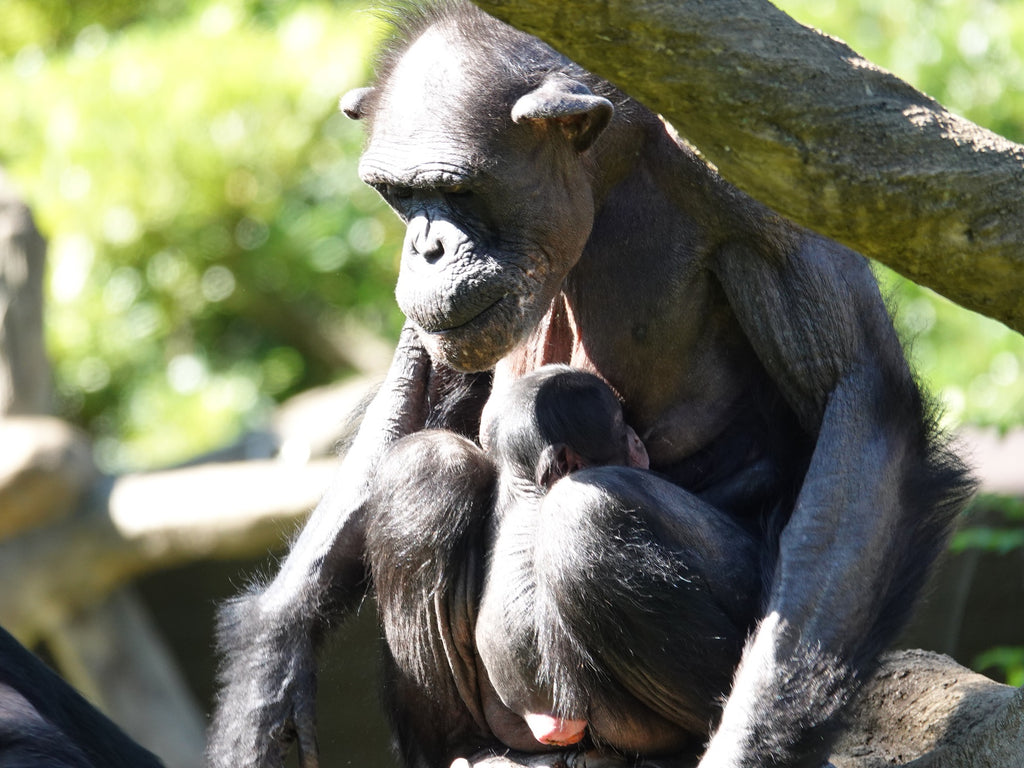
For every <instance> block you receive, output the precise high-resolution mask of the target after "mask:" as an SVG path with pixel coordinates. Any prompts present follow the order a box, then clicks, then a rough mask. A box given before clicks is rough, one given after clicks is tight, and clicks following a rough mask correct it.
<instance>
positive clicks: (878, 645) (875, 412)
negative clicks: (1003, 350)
mask: <svg viewBox="0 0 1024 768" xmlns="http://www.w3.org/2000/svg"><path fill="white" fill-rule="evenodd" d="M796 238H797V242H795V243H794V244H793V245H792V246H791V247H790V249H789V250H788V252H787V251H785V250H783V249H780V250H779V252H777V253H775V254H770V255H765V254H763V253H760V254H759V253H756V252H754V251H753V250H752V249H748V248H744V247H740V246H736V247H733V248H729V249H723V251H722V252H721V253H720V254H719V257H718V259H717V260H716V263H715V266H714V271H715V272H716V274H717V275H718V277H719V280H720V281H721V284H722V286H723V288H724V289H725V292H726V294H727V296H728V298H729V301H730V303H731V305H732V307H733V310H734V311H735V313H736V315H737V317H738V319H739V321H740V323H741V325H742V326H743V327H744V330H745V332H746V334H747V336H748V337H749V339H750V340H751V343H752V344H753V345H754V348H755V349H756V351H757V353H758V356H759V358H760V360H761V362H762V364H763V365H764V366H765V368H766V369H767V371H768V373H769V375H770V376H771V377H772V378H773V379H774V380H775V382H776V383H777V385H778V386H779V388H780V390H781V392H782V394H783V396H784V397H785V398H786V400H787V401H788V403H789V405H790V406H791V407H792V408H793V409H794V411H795V412H796V414H797V416H798V418H799V419H800V421H801V423H802V425H803V427H804V428H805V429H806V430H807V431H808V433H809V434H811V435H816V444H815V450H814V453H813V456H812V458H811V463H810V467H809V469H808V471H807V474H806V477H805V479H804V482H803V485H802V488H801V490H800V493H799V496H798V498H797V502H796V505H795V508H794V510H793V512H792V516H791V517H790V519H789V521H788V523H787V524H786V526H785V528H784V529H783V531H782V533H781V536H780V540H779V552H778V560H777V564H776V566H775V570H774V575H773V577H772V582H771V588H770V591H769V598H768V605H767V610H766V615H765V618H764V619H763V621H762V622H761V624H760V626H759V628H758V630H757V631H756V633H755V635H754V636H753V638H752V639H751V641H750V642H749V643H748V645H747V648H746V650H745V652H744V657H743V660H742V662H741V664H740V667H739V670H738V672H737V675H736V678H735V681H734V685H733V689H732V692H731V694H730V696H729V698H728V700H727V702H726V706H725V711H724V714H723V718H722V721H721V724H720V726H719V728H718V731H717V732H716V733H715V734H714V736H713V737H712V739H711V742H710V745H709V747H708V750H707V752H706V754H705V756H704V758H703V760H702V761H701V768H726V766H728V767H729V768H738V767H739V766H744V767H750V768H753V767H754V766H763V765H773V766H820V765H821V764H822V763H823V762H824V760H825V759H826V757H827V755H828V753H829V748H830V746H831V743H832V741H833V738H834V735H835V731H836V729H837V728H838V727H839V726H840V725H841V722H840V720H841V714H842V709H843V707H844V706H845V704H846V703H847V702H848V701H849V699H850V698H851V697H852V696H853V694H854V693H855V692H856V689H857V685H858V683H859V681H860V680H861V679H863V676H864V675H865V673H867V672H868V671H869V670H870V668H871V666H872V665H873V663H874V660H875V657H876V655H877V654H878V652H879V651H880V650H882V649H883V648H884V647H885V646H886V645H887V644H888V643H889V642H891V641H892V639H893V637H894V635H895V633H896V632H897V631H898V630H899V628H900V626H901V625H902V623H903V621H904V620H905V618H906V617H907V614H908V612H909V610H910V607H911V603H912V601H913V599H914V596H915V595H916V593H917V591H918V590H919V588H920V586H921V583H922V581H923V580H924V578H925V576H926V572H927V570H928V568H929V566H930V565H931V563H932V561H933V560H934V558H935V557H936V556H937V554H938V552H939V550H940V549H941V547H942V545H943V543H944V541H945V536H946V533H947V530H948V527H949V525H950V522H951V519H952V517H953V516H954V515H955V513H956V511H957V510H959V509H960V508H961V507H962V505H963V503H964V502H965V501H966V499H967V498H969V496H970V493H971V491H972V483H971V480H970V478H969V477H968V475H967V472H966V470H965V469H964V467H963V465H962V464H961V463H960V462H959V461H958V460H957V459H956V457H955V456H954V455H953V454H952V453H950V452H949V450H948V449H947V447H946V445H945V443H944V442H943V441H942V439H941V437H940V436H939V435H938V433H937V431H936V429H935V427H934V424H933V422H932V414H931V413H930V412H929V410H928V408H927V406H926V404H925V403H924V402H923V400H922V397H921V394H920V392H919V391H918V388H917V386H916V385H915V383H914V380H913V377H912V376H911V373H910V371H909V368H908V366H907V364H906V361H905V358H904V356H903V352H902V349H901V346H900V344H899V341H898V339H897V338H896V335H895V332H894V331H893V328H892V325H891V323H890V321H889V318H888V315H887V313H886V311H885V308H884V305H883V302H882V300H881V298H880V296H879V293H878V289H877V287H876V285H875V282H874V279H873V277H872V275H871V273H870V270H869V268H868V266H867V263H866V261H865V260H864V259H863V258H862V257H860V256H858V255H857V254H854V253H852V252H850V251H847V250H845V249H842V248H841V247H839V246H837V245H835V244H833V243H830V242H828V241H823V240H820V239H816V238H814V237H813V236H811V235H807V236H800V235H797V236H796Z"/></svg>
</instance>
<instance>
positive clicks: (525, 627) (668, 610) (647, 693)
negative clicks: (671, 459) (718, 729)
mask: <svg viewBox="0 0 1024 768" xmlns="http://www.w3.org/2000/svg"><path fill="white" fill-rule="evenodd" d="M416 437H418V436H417V435H413V436H410V437H409V438H405V439H407V440H414V439H416ZM484 437H485V443H486V445H487V448H488V454H489V455H490V456H491V457H492V459H493V460H494V462H495V464H496V466H497V470H498V490H497V501H496V504H495V507H494V509H495V519H494V522H493V524H492V525H493V528H494V533H493V534H492V537H491V538H493V543H490V546H489V548H490V549H491V552H492V554H491V560H490V563H491V565H490V567H489V568H488V569H487V574H486V582H485V586H484V590H483V595H482V599H481V603H480V608H479V616H478V618H477V623H476V628H475V638H476V645H477V652H478V653H479V656H480V660H481V662H482V664H483V667H484V670H485V671H486V673H487V678H488V682H489V683H490V685H491V686H493V688H494V690H495V691H496V693H497V694H498V696H499V698H500V700H501V702H503V703H504V704H505V705H506V706H507V708H508V709H511V710H512V711H514V712H516V713H517V714H519V715H521V716H522V717H523V719H524V720H525V722H526V723H527V725H528V726H529V728H530V730H531V731H532V734H533V737H534V738H535V739H536V741H537V742H541V743H544V744H552V745H560V744H575V743H578V742H580V741H582V739H583V738H584V730H585V729H586V731H587V735H589V737H590V739H591V743H593V744H595V745H599V746H602V747H611V748H613V749H615V750H618V751H620V752H627V753H639V754H644V755H652V754H660V753H678V752H680V751H681V750H685V749H686V748H687V747H689V748H690V749H692V748H693V747H694V746H695V744H699V743H701V742H700V741H699V740H698V739H700V738H702V737H704V736H706V733H707V728H708V724H709V723H710V722H712V721H713V720H714V719H715V717H716V715H717V713H716V711H715V707H716V702H717V700H718V699H719V698H720V697H721V696H723V695H724V694H725V693H726V692H727V691H728V687H729V681H730V678H731V676H732V671H733V669H734V667H735V666H736V663H737V661H739V656H740V651H741V649H742V647H743V641H744V639H745V638H746V635H747V632H748V631H749V630H750V628H751V627H752V626H753V624H754V622H755V620H756V618H757V613H756V612H757V607H758V603H759V593H760V576H759V574H758V573H756V572H755V571H754V570H753V569H751V568H750V565H749V564H750V562H752V561H756V558H757V550H756V542H755V538H754V536H753V535H751V534H750V533H748V532H746V531H744V530H742V528H741V527H740V526H739V525H737V524H736V522H735V521H734V520H732V519H731V518H730V517H729V516H728V515H726V514H723V513H720V512H718V511H717V510H715V509H713V508H711V507H708V508H707V509H706V510H704V512H705V514H704V515H701V516H696V515H679V516H676V515H675V511H676V510H678V509H685V508H686V503H684V501H685V500H684V499H683V496H684V494H686V493H687V492H686V491H684V490H682V489H680V488H678V487H677V486H675V485H673V484H671V483H670V482H668V481H667V480H664V479H662V478H660V477H657V476H656V475H653V474H651V473H646V472H637V470H636V469H634V468H646V466H647V453H646V451H645V450H644V448H643V443H642V442H641V441H640V440H639V438H638V437H637V436H636V434H635V433H634V432H633V430H632V429H630V428H629V427H628V426H627V425H626V424H625V421H624V418H623V414H622V409H621V408H620V406H619V403H618V401H617V400H616V399H615V396H614V395H613V394H612V392H611V390H610V389H609V388H608V387H607V385H606V384H605V383H604V382H602V381H601V380H600V379H599V378H598V377H596V376H594V375H593V374H590V373H585V372H583V371H577V370H574V369H571V368H568V367H565V366H545V367H543V368H540V369H538V370H537V371H535V372H533V373H531V374H527V375H525V376H523V377H522V378H520V379H518V380H517V381H515V382H514V383H513V384H512V385H511V386H510V387H509V389H508V390H507V394H506V395H505V397H504V398H502V399H501V401H500V404H499V408H498V409H496V415H495V418H494V419H493V420H492V421H491V423H490V425H489V427H488V431H487V434H486V435H485V436H484ZM393 474H398V472H395V473H393ZM570 475H571V476H570ZM387 482H389V483H395V482H401V480H400V478H399V477H390V478H389V479H388V481H387ZM429 486H430V482H429V481H428V482H427V483H426V485H425V486H424V487H423V488H421V489H420V490H423V489H424V488H429ZM419 498H420V503H419V506H420V507H422V506H423V501H422V499H423V498H424V497H423V496H420V497H419ZM397 513H398V512H397V510H396V511H395V512H392V514H391V515H388V517H393V516H394V515H395V514H397ZM373 525H374V523H371V526H373ZM372 551H373V550H372V549H371V552H372ZM374 575H375V578H376V572H374ZM681 647H682V648H687V649H692V650H691V651H690V652H688V653H686V654H680V653H679V648H681ZM698 656H699V657H700V663H699V664H698V663H695V662H696V661H697V657H698ZM485 701H486V700H485ZM489 703H490V704H491V705H492V707H493V709H489V708H488V707H485V714H490V713H491V712H495V713H497V715H498V716H497V717H494V718H493V722H492V718H489V719H488V721H489V722H492V730H493V731H494V732H495V734H496V735H497V736H498V737H499V738H500V739H501V740H502V742H504V743H505V744H508V745H510V746H514V747H519V748H521V749H524V750H527V749H530V748H533V749H536V743H532V742H530V741H526V742H525V743H524V742H522V741H518V742H516V741H513V738H514V736H516V735H518V734H517V733H516V732H515V731H513V732H512V733H508V732H506V730H503V726H505V725H506V723H507V722H508V718H507V716H506V715H505V709H504V708H503V707H498V706H497V704H496V702H493V701H491V702H489ZM514 724H517V723H514Z"/></svg>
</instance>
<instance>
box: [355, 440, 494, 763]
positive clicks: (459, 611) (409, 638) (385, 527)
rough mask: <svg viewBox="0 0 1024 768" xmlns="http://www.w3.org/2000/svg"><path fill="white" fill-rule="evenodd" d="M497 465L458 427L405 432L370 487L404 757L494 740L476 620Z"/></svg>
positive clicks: (392, 695)
mask: <svg viewBox="0 0 1024 768" xmlns="http://www.w3.org/2000/svg"><path fill="white" fill-rule="evenodd" d="M493 487H494V469H493V468H492V465H491V462H490V460H489V459H487V458H486V456H484V454H483V452H482V451H481V450H480V449H479V448H478V447H476V446H475V445H474V444H473V443H471V442H470V441H469V440H466V439H464V438H462V437H459V436H457V435H455V434H454V433H451V432H446V431H439V430H426V431H423V432H419V433H416V434H413V435H409V436H407V437H404V438H402V439H401V440H399V441H398V442H396V443H395V444H394V445H393V446H392V447H391V448H390V449H389V450H388V451H387V452H386V453H385V454H384V456H383V459H382V461H381V465H380V468H379V470H378V472H377V475H376V477H375V480H374V483H373V485H372V486H371V489H370V494H371V495H370V506H369V519H368V523H367V532H366V551H367V556H368V561H369V565H370V572H371V574H372V578H373V583H374V588H375V591H376V598H377V606H378V611H379V613H380V618H381V622H382V623H383V626H384V630H385V634H386V637H387V643H388V650H389V652H390V657H391V662H392V664H391V665H390V666H391V670H390V675H389V677H390V680H389V681H388V686H387V688H388V690H387V694H388V697H389V699H390V702H389V703H390V707H389V709H390V710H391V712H392V716H393V719H394V725H395V728H396V731H397V734H398V739H399V745H400V748H401V750H402V752H403V756H404V758H405V764H406V765H421V764H426V765H445V766H447V765H448V764H449V763H450V762H451V760H452V759H453V758H455V757H458V756H459V755H458V754H454V753H453V752H451V750H452V749H453V748H455V747H458V748H460V749H461V750H462V752H461V753H460V754H471V753H472V752H473V751H474V750H476V749H479V748H480V747H481V746H483V745H485V744H486V743H487V741H488V739H487V736H488V732H487V726H486V722H485V721H484V718H483V715H482V713H481V711H480V695H479V687H478V681H477V665H476V658H475V651H474V649H473V645H472V631H473V624H474V621H475V619H476V604H477V600H478V597H479V590H480V587H479V584H480V578H481V573H482V569H483V566H484V563H483V559H484V556H485V541H484V536H485V524H486V522H487V519H488V515H489V513H490V509H491V506H492V504H493V501H492V497H493Z"/></svg>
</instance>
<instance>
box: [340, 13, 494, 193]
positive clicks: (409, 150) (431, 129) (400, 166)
mask: <svg viewBox="0 0 1024 768" xmlns="http://www.w3.org/2000/svg"><path fill="white" fill-rule="evenodd" d="M464 46H465V43H459V42H456V41H454V40H452V39H451V35H450V34H446V33H445V32H444V30H441V29H436V28H431V29H428V30H427V31H426V32H424V33H423V34H422V35H421V36H420V37H419V38H418V39H417V40H416V41H415V42H414V43H413V44H412V45H411V46H410V47H409V48H408V49H407V51H406V52H405V53H404V54H403V56H402V57H401V59H400V60H399V62H398V63H397V65H396V66H395V68H394V69H393V70H392V72H391V73H390V76H389V77H388V80H387V82H386V83H385V85H384V88H383V91H382V92H381V93H380V95H379V100H378V102H377V106H376V108H375V109H374V113H373V118H372V124H371V129H370V137H369V142H368V143H367V146H366V150H365V151H364V153H363V157H362V160H361V161H360V165H359V173H360V176H362V177H363V178H364V179H366V180H372V179H373V178H374V177H377V176H381V177H390V178H393V179H402V180H405V181H407V182H409V183H417V182H422V183H429V182H434V181H437V179H435V178H433V177H434V176H440V177H442V183H443V182H444V177H445V176H446V175H450V176H451V177H452V178H451V179H450V180H449V181H451V182H455V181H457V180H458V178H459V177H463V176H466V175H467V174H469V173H471V172H472V171H473V170H476V166H477V165H478V164H479V163H480V162H482V159H483V158H485V157H487V156H488V154H489V152H488V143H489V141H490V139H491V137H492V136H493V135H494V134H495V133H496V129H498V128H501V127H507V125H508V124H510V123H511V108H510V107H509V106H508V105H507V104H505V99H504V98H502V97H501V96H500V95H498V94H500V89H495V90H494V91H493V92H485V89H482V88H481V87H480V83H481V78H480V77H479V76H478V73H477V72H475V71H474V70H473V69H472V67H473V66H474V61H473V57H471V56H470V55H469V54H468V52H467V51H465V50H464ZM475 66H479V60H477V61H476V63H475ZM489 101H490V103H489ZM418 177H424V178H422V179H420V178H418ZM426 177H430V178H426Z"/></svg>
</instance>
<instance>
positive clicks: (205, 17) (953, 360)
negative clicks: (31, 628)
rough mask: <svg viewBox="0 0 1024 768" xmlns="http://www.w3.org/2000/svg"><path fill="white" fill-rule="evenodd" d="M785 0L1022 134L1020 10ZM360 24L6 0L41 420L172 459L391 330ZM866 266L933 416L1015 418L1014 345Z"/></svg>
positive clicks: (126, 454) (13, 162)
mask: <svg viewBox="0 0 1024 768" xmlns="http://www.w3.org/2000/svg"><path fill="white" fill-rule="evenodd" d="M359 5H360V6H365V3H361V4H359ZM782 6H783V7H784V8H785V9H786V10H788V11H789V12H791V13H793V15H794V16H796V18H798V19H800V20H802V21H804V22H805V23H812V24H815V25H818V26H821V27H823V28H825V29H826V30H828V31H830V32H832V33H834V34H838V35H839V36H841V37H844V38H845V39H846V40H848V41H849V42H850V43H851V44H852V45H853V46H854V47H855V48H856V49H857V50H859V51H860V52H862V53H863V54H864V55H866V56H868V57H869V58H871V59H873V60H875V61H877V62H878V63H880V64H882V65H883V66H887V67H889V68H890V69H892V70H894V71H895V72H896V73H897V74H899V75H901V76H903V77H905V78H907V79H909V80H910V81H911V82H913V83H915V84H916V85H918V86H919V87H921V88H923V89H924V90H926V91H928V92H929V93H931V94H932V95H933V96H935V97H937V98H938V99H939V100H940V101H942V102H943V103H945V104H947V105H948V106H950V107H951V108H953V109H954V110H956V111H959V112H961V113H963V114H965V115H966V116H968V117H970V118H972V119H974V120H976V121H978V122H980V123H982V124H984V125H988V126H989V127H992V128H993V129H995V130H997V131H999V132H1001V133H1003V134H1005V135H1007V136H1010V137H1011V138H1017V139H1021V138H1022V137H1024V94H1022V89H1024V77H1022V76H1021V75H1022V74H1024V65H1022V57H1024V48H1022V47H1021V46H1017V45H1014V44H1013V41H1014V40H1020V39H1022V38H1024V26H1022V25H1024V2H1020V0H1017V1H1016V2H1003V3H996V2H982V3H977V2H968V0H943V1H942V2H925V0H917V2H911V3H904V4H896V5H894V4H892V3H887V2H882V0H861V2H859V3H839V2H836V0H824V1H823V2H822V1H818V0H816V1H815V2H813V3H812V2H809V0H786V2H783V3H782ZM374 37H375V35H374V27H373V25H372V17H370V16H367V15H366V14H364V13H360V12H355V11H353V10H351V9H350V8H349V7H348V6H345V5H340V6H339V5H338V4H337V3H331V2H328V0H320V1H319V2H306V3H301V4H297V3H292V2H286V1H285V0H218V1H212V0H138V1H135V0H133V1H132V2H129V1H128V0H3V2H0V89H2V90H3V93H4V94H5V97H6V98H5V99H4V101H3V102H2V103H0V164H2V165H4V166H5V167H6V170H7V171H8V172H9V173H10V174H11V175H12V176H13V177H14V178H15V179H16V180H17V181H18V182H19V183H20V185H21V186H22V188H23V189H24V191H25V192H26V195H27V197H28V199H29V202H30V203H31V205H32V206H33V208H34V210H35V212H36V214H37V217H38V218H39V220H40V222H41V225H42V227H43V229H44V231H45V234H46V235H47V236H48V237H49V238H50V241H51V277H50V304H49V307H48V310H47V312H48V314H47V319H48V323H49V328H48V333H49V344H50V350H51V354H52V356H53V359H54V362H55V367H56V372H57V378H58V391H59V396H60V410H61V413H62V415H64V416H65V417H67V418H70V419H72V420H73V421H76V422H77V423H80V424H82V425H83V426H85V427H86V428H87V429H88V430H89V431H91V432H92V433H93V434H94V435H95V436H96V437H97V439H98V445H99V448H100V457H99V458H100V460H101V462H102V464H103V465H104V467H106V468H108V469H111V470H123V469H126V468H134V467H143V466H150V465H154V464H161V463H166V462H170V461H176V460H180V459H182V458H186V457H187V456H189V455H190V454H193V453H195V452H197V451H199V450H203V449H206V448H210V447H213V446H216V445H217V444H218V443H221V442H223V441H224V440H226V439H229V438H230V436H231V435H232V434H233V433H234V432H237V431H238V430H239V429H241V428H242V427H243V426H244V425H245V423H246V421H247V420H254V419H259V418H260V416H261V413H263V412H264V411H265V409H266V408H267V407H268V406H269V405H270V404H271V403H272V401H273V400H274V399H280V398H282V397H285V396H287V395H288V394H291V393H293V392H295V391H298V390H300V389H302V388H304V387H307V386H310V385H312V384H315V383H320V382H323V381H326V380H328V379H329V378H331V377H335V376H337V375H340V374H342V373H344V369H345V361H346V357H347V350H346V349H345V345H344V342H339V338H343V334H342V329H343V328H344V322H348V321H349V320H350V319H352V318H354V319H355V320H356V321H357V322H359V323H361V324H363V325H365V326H369V327H370V328H371V329H373V330H375V331H377V332H379V333H381V334H383V335H393V334H394V333H395V332H396V330H397V327H398V323H399V317H398V312H397V310H396V309H395V306H394V301H393V298H392V297H391V292H392V287H393V272H394V268H395V260H396V254H397V253H398V246H397V242H398V229H397V226H396V223H395V221H394V219H393V217H391V216H390V215H389V214H387V213H386V212H385V211H384V210H383V208H382V206H380V204H379V203H378V202H377V200H376V197H375V196H374V195H373V194H372V193H371V192H370V191H369V190H368V189H366V188H364V187H363V186H362V185H361V184H360V183H359V182H358V180H357V178H356V173H355V160H356V156H357V153H358V147H359V145H360V142H361V132H360V130H359V127H358V126H357V125H355V124H351V123H348V122H347V121H345V120H343V119H342V118H340V117H339V116H338V115H337V114H336V113H335V112H334V104H335V103H336V99H337V97H338V96H339V95H340V94H341V93H343V92H344V91H345V90H346V89H347V88H349V87H352V86H354V85H358V84H360V83H361V82H362V81H363V79H364V77H365V62H366V61H367V58H368V51H369V48H370V47H371V46H372V44H373V40H374ZM3 57H6V58H3ZM882 279H883V283H884V284H885V285H886V286H887V290H888V291H889V292H891V293H893V294H894V295H895V296H896V299H897V302H896V303H897V304H898V305H899V306H900V307H901V309H900V312H899V315H898V318H897V322H898V324H899V326H900V328H901V331H902V332H903V334H904V335H905V337H907V338H908V339H909V340H910V341H911V344H912V354H913V356H914V357H915V359H916V361H917V363H918V367H919V369H920V370H921V372H922V376H923V378H924V379H925V380H926V382H927V383H928V384H929V386H930V388H931V389H932V390H933V391H935V392H936V393H937V394H938V395H939V396H940V397H941V398H942V400H943V401H944V402H945V404H946V407H947V412H948V415H949V417H950V419H951V420H953V421H959V420H967V421H974V422H981V423H987V424H996V425H999V426H1001V427H1007V426H1009V425H1012V424H1017V423H1021V422H1022V421H1024V374H1022V371H1024V340H1022V339H1021V337H1020V336H1018V335H1016V334H1014V333H1012V332H1010V331H1008V330H1007V329H1006V328H1005V327H1003V326H1001V325H1000V324H998V323H995V322H994V321H988V320H985V319H983V318H979V317H977V316H974V315H971V314H970V313H968V312H965V311H964V310H961V309H959V308H957V307H955V306H953V305H952V304H950V303H949V302H946V301H945V300H943V299H939V298H937V297H935V296H934V295H933V294H931V293H930V292H928V291H925V290H924V289H920V288H917V287H916V286H913V285H911V284H909V283H906V282H905V281H902V280H901V279H899V278H897V277H895V276H893V275H891V274H889V273H885V274H883V278H882ZM894 286H895V287H894ZM343 318H345V321H344V322H343Z"/></svg>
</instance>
